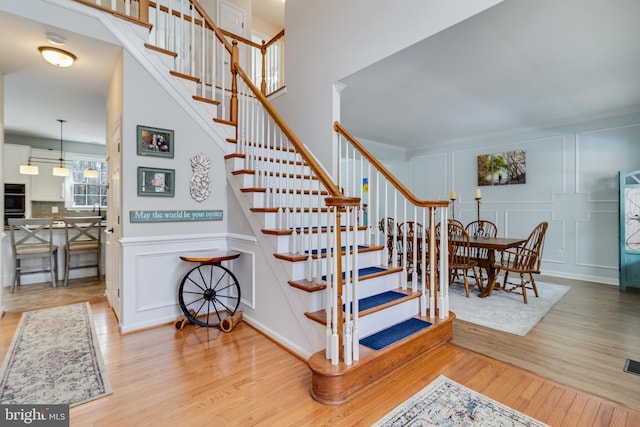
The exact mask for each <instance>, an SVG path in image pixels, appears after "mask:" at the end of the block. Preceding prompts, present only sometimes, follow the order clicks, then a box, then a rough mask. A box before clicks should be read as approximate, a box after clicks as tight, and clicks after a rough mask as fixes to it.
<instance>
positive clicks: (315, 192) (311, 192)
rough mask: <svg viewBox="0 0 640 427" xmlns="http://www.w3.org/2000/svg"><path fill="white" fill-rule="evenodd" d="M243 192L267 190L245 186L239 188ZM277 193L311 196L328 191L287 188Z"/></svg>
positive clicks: (324, 194)
mask: <svg viewBox="0 0 640 427" xmlns="http://www.w3.org/2000/svg"><path fill="white" fill-rule="evenodd" d="M240 191H241V192H243V193H264V192H266V191H267V189H266V188H265V187H245V188H241V189H240ZM278 194H307V195H312V196H328V195H329V192H328V191H324V190H323V191H318V190H289V191H282V192H280V193H278Z"/></svg>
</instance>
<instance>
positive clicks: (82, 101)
mask: <svg viewBox="0 0 640 427" xmlns="http://www.w3.org/2000/svg"><path fill="white" fill-rule="evenodd" d="M48 32H55V33H57V34H58V35H60V36H63V37H64V38H65V39H66V41H65V45H64V46H61V48H62V49H65V50H68V51H70V52H73V53H74V54H75V55H76V56H77V57H78V60H77V61H76V63H75V64H74V65H73V66H72V67H70V68H57V67H55V66H53V65H50V64H48V63H46V62H45V61H44V60H43V59H42V58H41V56H40V52H39V51H38V46H43V45H51V44H50V43H48V42H47V35H46V34H47V33H48ZM0 40H5V41H7V40H8V41H9V42H3V43H0V72H2V74H3V75H4V123H5V132H6V133H12V134H18V135H28V136H37V137H44V138H54V139H59V138H60V123H58V122H57V121H56V120H57V119H64V120H67V123H65V124H64V132H63V133H64V140H65V141H67V140H70V141H78V142H88V143H96V144H104V142H105V134H106V133H105V132H106V130H105V129H106V94H107V90H108V87H109V82H110V79H111V76H112V74H113V69H114V66H115V64H116V59H117V57H118V55H119V52H120V50H121V48H120V47H117V46H114V45H111V44H109V43H104V42H101V41H98V40H96V39H93V38H88V37H84V36H81V35H79V34H76V33H72V32H69V31H64V30H61V29H59V28H54V27H52V26H50V25H47V24H43V23H39V22H35V21H31V20H28V19H24V18H21V17H19V16H16V15H12V14H8V13H5V12H0Z"/></svg>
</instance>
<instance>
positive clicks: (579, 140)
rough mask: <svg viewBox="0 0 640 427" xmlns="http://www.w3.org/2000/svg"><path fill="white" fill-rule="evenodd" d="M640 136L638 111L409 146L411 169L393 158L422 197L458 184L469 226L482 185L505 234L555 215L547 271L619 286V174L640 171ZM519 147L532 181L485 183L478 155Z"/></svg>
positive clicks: (459, 210) (487, 212) (490, 215)
mask: <svg viewBox="0 0 640 427" xmlns="http://www.w3.org/2000/svg"><path fill="white" fill-rule="evenodd" d="M638 141H640V114H632V115H625V116H618V117H612V118H607V119H599V120H592V121H588V122H583V123H578V124H572V125H566V126H561V127H556V128H549V129H540V130H537V131H531V132H527V133H519V134H514V135H509V136H501V137H496V138H478V139H475V140H469V141H466V142H464V143H458V144H452V145H444V146H441V147H438V148H435V149H429V150H420V151H414V152H409V153H408V158H409V160H408V161H407V162H406V163H404V165H403V167H400V168H399V167H398V166H397V159H394V161H393V163H392V164H394V166H395V168H396V170H402V169H405V170H409V171H410V172H409V174H408V175H409V176H408V177H407V174H405V175H404V176H400V179H401V181H403V183H405V185H407V186H408V187H409V188H410V189H411V190H412V191H413V192H414V194H415V195H416V196H417V197H419V198H423V199H448V198H449V192H450V191H451V190H455V191H456V193H457V200H456V206H455V214H456V219H459V220H460V221H462V222H463V223H465V224H466V223H468V222H470V221H472V220H474V219H476V217H477V210H476V208H477V205H476V203H475V200H474V190H475V189H476V188H481V190H482V200H481V204H480V217H481V219H487V220H491V221H494V222H495V223H496V225H497V226H498V233H499V235H501V236H506V237H526V236H527V235H528V234H529V232H530V231H531V229H532V228H533V227H534V226H535V225H536V224H537V223H539V222H540V221H548V222H549V229H548V231H547V237H546V242H545V248H544V254H543V264H542V269H543V273H545V274H550V275H555V276H561V277H573V278H579V279H585V280H592V281H598V282H603V283H610V284H615V285H617V283H618V178H617V174H618V171H620V170H624V171H632V170H637V169H640V144H639V143H638ZM365 145H367V144H366V143H365ZM511 150H526V162H527V176H526V183H525V184H519V185H503V186H493V187H492V186H482V187H478V183H477V176H476V172H477V156H478V155H481V154H493V153H501V152H505V151H511ZM373 151H377V152H379V153H384V151H382V150H380V149H379V147H376V146H373ZM383 163H385V164H387V163H388V161H386V160H384V159H383ZM443 177H444V178H443Z"/></svg>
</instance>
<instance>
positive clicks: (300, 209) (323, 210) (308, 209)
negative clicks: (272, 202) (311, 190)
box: [250, 207, 329, 213]
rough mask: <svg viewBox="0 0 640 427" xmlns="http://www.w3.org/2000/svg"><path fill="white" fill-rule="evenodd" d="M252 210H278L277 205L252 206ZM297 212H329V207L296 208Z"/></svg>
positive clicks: (256, 211) (258, 211)
mask: <svg viewBox="0 0 640 427" xmlns="http://www.w3.org/2000/svg"><path fill="white" fill-rule="evenodd" d="M250 209H251V212H255V213H260V212H271V213H272V212H278V209H279V208H277V207H275V208H250ZM294 211H295V212H301V211H302V212H314V213H318V212H329V208H295V210H294Z"/></svg>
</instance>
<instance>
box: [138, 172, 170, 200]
mask: <svg viewBox="0 0 640 427" xmlns="http://www.w3.org/2000/svg"><path fill="white" fill-rule="evenodd" d="M175 175H176V171H175V170H174V169H157V168H145V167H139V168H138V196H162V197H173V195H174V183H175Z"/></svg>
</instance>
